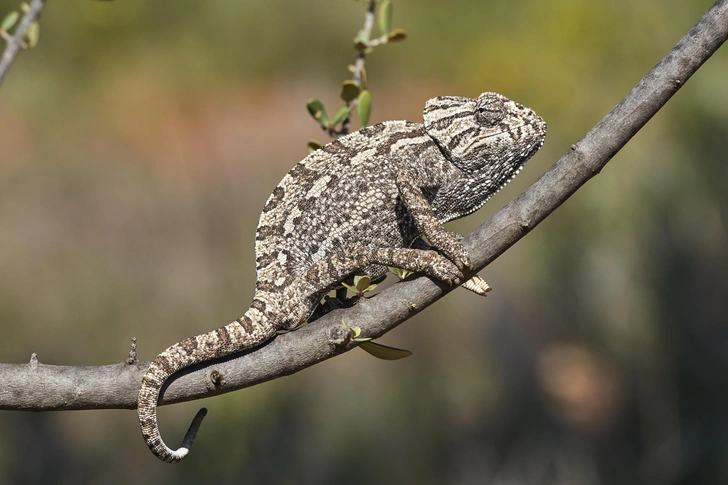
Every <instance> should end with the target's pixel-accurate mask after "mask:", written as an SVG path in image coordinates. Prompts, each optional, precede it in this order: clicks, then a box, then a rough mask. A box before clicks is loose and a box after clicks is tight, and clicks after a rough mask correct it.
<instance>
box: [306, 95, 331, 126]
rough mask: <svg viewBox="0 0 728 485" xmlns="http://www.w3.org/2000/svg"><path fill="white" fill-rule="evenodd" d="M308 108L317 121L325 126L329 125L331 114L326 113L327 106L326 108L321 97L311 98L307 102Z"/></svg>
mask: <svg viewBox="0 0 728 485" xmlns="http://www.w3.org/2000/svg"><path fill="white" fill-rule="evenodd" d="M306 108H307V109H308V112H309V113H311V116H313V117H314V119H315V120H316V121H318V122H319V123H321V124H322V125H324V126H328V125H329V116H328V115H327V114H326V108H324V103H322V102H321V100H320V99H317V98H311V99H309V100H308V102H307V103H306Z"/></svg>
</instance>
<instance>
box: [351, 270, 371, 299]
mask: <svg viewBox="0 0 728 485" xmlns="http://www.w3.org/2000/svg"><path fill="white" fill-rule="evenodd" d="M371 283H372V280H371V278H369V277H368V276H367V275H363V276H354V286H356V291H357V292H358V293H359V294H360V295H361V294H362V293H364V290H365V289H367V287H369V285H370V284H371Z"/></svg>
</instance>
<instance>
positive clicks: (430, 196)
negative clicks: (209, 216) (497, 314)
mask: <svg viewBox="0 0 728 485" xmlns="http://www.w3.org/2000/svg"><path fill="white" fill-rule="evenodd" d="M545 135H546V124H545V123H544V121H543V120H542V119H541V118H540V117H539V116H538V115H536V114H535V113H534V112H533V111H532V110H530V109H528V108H526V107H524V106H522V105H520V104H518V103H515V102H514V101H511V100H509V99H508V98H506V97H504V96H501V95H499V94H496V93H484V94H481V95H480V96H479V97H478V98H477V99H471V98H464V97H439V98H434V99H431V100H429V101H428V102H427V104H426V106H425V110H424V124H420V123H412V122H409V121H387V122H384V123H379V124H377V125H374V126H371V127H368V128H364V129H362V130H360V131H357V132H355V133H352V134H350V135H347V136H344V137H342V138H340V139H338V140H336V141H333V142H331V143H329V144H327V145H326V146H324V147H323V148H321V149H320V150H317V151H315V152H313V153H312V154H311V155H309V156H308V157H306V158H305V159H303V160H302V161H301V162H299V163H298V165H296V166H295V167H294V168H293V169H292V170H291V171H290V172H288V174H287V175H286V176H285V177H284V178H283V180H282V181H281V183H280V184H278V186H277V187H276V188H275V190H274V191H273V194H272V195H271V196H270V198H269V199H268V201H267V202H266V204H265V207H264V208H263V212H262V214H261V216H260V222H259V223H258V229H257V231H256V237H255V240H256V244H255V254H256V270H257V281H256V290H255V296H254V297H253V302H252V304H251V306H250V308H249V309H248V311H247V312H246V313H245V315H243V316H242V317H241V318H239V319H237V320H236V321H234V322H232V323H230V324H229V325H226V326H224V327H222V328H220V329H217V330H213V331H211V332H209V333H206V334H202V335H198V336H196V337H191V338H188V339H185V340H183V341H182V342H179V343H177V344H175V345H173V346H172V347H170V348H168V349H167V350H165V351H164V352H162V353H161V354H160V355H159V356H158V357H157V358H156V359H155V360H154V362H152V364H151V366H150V367H149V370H148V371H147V373H146V375H145V376H144V379H143V381H142V387H141V391H140V393H139V408H138V411H139V421H140V424H141V428H142V434H143V435H144V439H145V440H146V443H147V445H148V446H149V448H150V449H151V450H152V451H153V452H154V454H155V455H157V456H158V457H159V458H160V459H162V460H164V461H168V462H176V461H179V460H181V459H182V458H183V457H184V456H186V454H187V453H188V451H189V446H190V445H191V442H192V439H193V438H194V434H195V433H196V431H197V426H198V425H199V421H201V417H202V415H199V416H198V418H197V419H196V421H195V423H196V424H194V425H193V426H192V427H191V429H190V432H189V433H188V436H187V437H186V438H185V441H184V442H183V445H182V447H181V448H179V449H178V450H176V451H174V450H171V449H170V448H168V447H167V446H166V445H165V444H164V442H163V441H162V439H161V436H160V434H159V428H158V426H157V417H156V405H157V400H158V398H159V391H160V389H161V387H162V385H163V384H164V382H165V381H166V380H167V378H168V377H169V376H171V375H172V374H174V373H175V372H177V371H179V370H180V369H183V368H185V367H188V366H190V365H192V364H196V363H199V362H204V361H207V360H210V359H215V358H218V357H222V356H225V355H229V354H231V353H234V352H239V351H241V350H244V349H247V348H250V347H254V346H257V345H260V344H262V343H264V342H265V341H267V340H268V339H270V338H272V337H273V336H274V335H275V333H276V331H278V330H283V329H292V328H295V327H296V326H298V325H299V324H301V323H302V322H304V321H305V320H306V319H307V318H308V317H310V316H311V314H312V313H313V311H314V310H315V308H316V307H317V306H318V304H319V302H320V301H321V298H322V297H323V296H324V295H325V294H326V293H327V292H328V291H330V290H331V288H333V287H334V286H336V285H337V284H339V283H340V282H341V281H344V280H347V279H349V278H351V277H352V276H353V275H355V274H368V275H369V276H371V277H372V278H376V277H377V276H381V275H382V274H384V272H385V271H386V266H387V265H388V266H395V267H399V268H403V269H407V270H410V271H414V272H421V273H425V274H427V275H429V276H431V277H433V278H436V279H439V280H441V281H445V282H447V283H448V284H451V285H452V284H456V283H457V284H459V283H461V282H462V281H461V280H462V278H463V275H462V270H463V269H464V268H465V267H469V266H470V261H469V259H468V255H467V253H466V251H465V250H464V248H463V246H462V244H461V243H460V237H459V236H457V235H454V234H452V233H450V232H448V231H446V230H445V229H444V228H443V227H442V224H444V223H445V222H447V221H451V220H453V219H457V218H459V217H463V216H465V215H467V214H470V213H472V212H473V211H475V210H477V209H479V208H480V207H482V206H483V204H485V202H486V201H487V200H488V199H489V198H490V197H491V196H492V195H493V194H495V193H496V192H497V191H498V190H499V189H500V188H502V187H503V186H504V185H505V184H506V183H508V182H509V181H510V180H511V179H512V178H513V177H514V176H515V175H516V174H517V173H518V172H519V171H520V169H521V167H522V166H523V164H524V163H525V162H526V161H527V160H528V159H529V158H530V157H531V156H532V155H533V154H534V153H535V152H536V151H537V150H538V149H539V148H540V147H541V145H542V144H543V141H544V137H545ZM420 237H424V238H426V239H427V241H428V242H429V245H430V246H431V247H432V248H433V249H434V250H424V249H415V248H412V247H411V246H412V245H413V243H414V242H415V241H416V240H418V238H420ZM416 247H417V248H420V247H422V246H421V245H420V244H417V245H416Z"/></svg>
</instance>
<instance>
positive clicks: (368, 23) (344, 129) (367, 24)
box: [329, 0, 377, 138]
mask: <svg viewBox="0 0 728 485" xmlns="http://www.w3.org/2000/svg"><path fill="white" fill-rule="evenodd" d="M376 6H377V2H376V0H369V6H368V7H367V13H366V15H365V16H364V28H363V31H364V32H365V34H366V38H367V39H369V38H370V37H371V35H372V28H373V27H374V10H375V9H376ZM365 62H366V53H365V52H364V50H361V51H359V54H358V55H357V56H356V62H355V63H354V72H353V73H352V76H351V80H352V81H353V82H354V83H355V84H356V85H357V86H359V87H360V88H361V87H362V86H361V74H362V71H363V70H364V63H365ZM358 102H359V98H354V99H352V100H351V101H349V102H347V103H346V106H347V107H349V114H348V115H346V119H344V121H343V122H342V123H341V130H340V131H334V130H332V131H331V132H330V133H329V135H331V136H333V137H337V138H338V137H340V136H344V135H346V134H348V133H349V125H350V124H351V113H352V111H353V108H354V106H356V104H357V103H358ZM362 128H363V127H362Z"/></svg>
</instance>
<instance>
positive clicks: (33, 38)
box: [25, 22, 40, 48]
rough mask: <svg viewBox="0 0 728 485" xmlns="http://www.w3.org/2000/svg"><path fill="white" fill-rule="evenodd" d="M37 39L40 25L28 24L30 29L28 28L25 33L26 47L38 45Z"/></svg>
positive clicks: (36, 23)
mask: <svg viewBox="0 0 728 485" xmlns="http://www.w3.org/2000/svg"><path fill="white" fill-rule="evenodd" d="M39 37H40V24H39V23H38V22H33V23H32V24H30V27H28V30H26V31H25V41H26V42H27V43H28V46H29V47H31V48H32V47H35V46H37V45H38V38H39Z"/></svg>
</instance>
